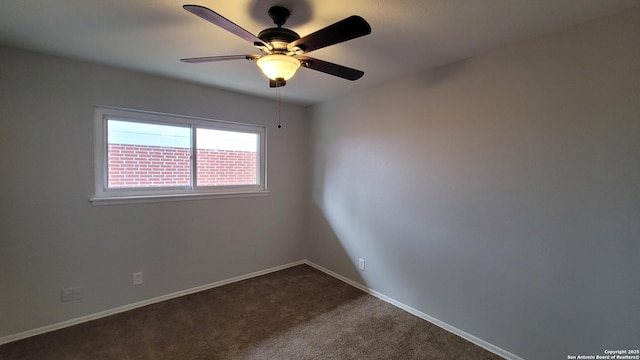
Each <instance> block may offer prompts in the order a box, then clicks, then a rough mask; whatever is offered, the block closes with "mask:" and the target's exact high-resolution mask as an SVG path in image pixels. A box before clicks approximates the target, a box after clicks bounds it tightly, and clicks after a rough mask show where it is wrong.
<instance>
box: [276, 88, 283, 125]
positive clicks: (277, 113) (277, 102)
mask: <svg viewBox="0 0 640 360" xmlns="http://www.w3.org/2000/svg"><path fill="white" fill-rule="evenodd" d="M276 118H277V119H278V129H280V128H282V125H280V82H279V81H277V80H276Z"/></svg>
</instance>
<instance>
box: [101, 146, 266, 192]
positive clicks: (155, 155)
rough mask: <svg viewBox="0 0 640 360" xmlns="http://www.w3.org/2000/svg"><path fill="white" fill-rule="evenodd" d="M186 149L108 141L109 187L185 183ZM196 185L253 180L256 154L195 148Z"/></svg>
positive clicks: (184, 184)
mask: <svg viewBox="0 0 640 360" xmlns="http://www.w3.org/2000/svg"><path fill="white" fill-rule="evenodd" d="M189 155H190V151H189V149H185V148H171V147H157V146H143V145H119V144H109V150H108V166H109V172H108V173H109V175H108V184H109V187H112V188H113V187H154V186H157V187H161V186H180V185H182V186H188V185H189V184H190V181H189V179H190V167H189V163H190V160H189ZM197 155H198V158H197V159H198V171H197V174H198V179H197V180H198V181H197V185H198V186H214V185H247V184H256V183H257V174H256V161H257V154H256V153H255V152H250V151H232V150H209V149H199V150H198V151H197Z"/></svg>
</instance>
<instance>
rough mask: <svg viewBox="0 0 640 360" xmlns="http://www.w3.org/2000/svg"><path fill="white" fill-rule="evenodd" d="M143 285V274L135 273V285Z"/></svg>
mask: <svg viewBox="0 0 640 360" xmlns="http://www.w3.org/2000/svg"><path fill="white" fill-rule="evenodd" d="M140 284H142V272H137V273H133V285H140Z"/></svg>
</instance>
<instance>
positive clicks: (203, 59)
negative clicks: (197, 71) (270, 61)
mask: <svg viewBox="0 0 640 360" xmlns="http://www.w3.org/2000/svg"><path fill="white" fill-rule="evenodd" d="M259 58H260V55H224V56H205V57H197V58H186V59H180V61H182V62H186V63H189V64H197V63H203V62H214V61H226V60H242V59H245V60H256V59H259Z"/></svg>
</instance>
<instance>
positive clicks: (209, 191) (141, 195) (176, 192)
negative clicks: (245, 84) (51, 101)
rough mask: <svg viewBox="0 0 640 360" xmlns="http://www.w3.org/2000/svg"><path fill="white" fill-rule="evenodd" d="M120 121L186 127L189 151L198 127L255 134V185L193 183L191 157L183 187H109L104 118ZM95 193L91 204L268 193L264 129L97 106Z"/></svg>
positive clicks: (194, 160) (193, 161)
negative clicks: (187, 129) (189, 173)
mask: <svg viewBox="0 0 640 360" xmlns="http://www.w3.org/2000/svg"><path fill="white" fill-rule="evenodd" d="M108 120H123V121H132V122H141V123H150V124H160V125H171V126H180V127H189V128H190V130H191V137H192V138H191V139H192V141H191V151H192V152H191V153H192V155H193V154H196V156H197V152H194V149H195V148H196V141H197V139H196V136H195V132H196V129H197V128H203V129H214V130H223V131H234V132H245V133H251V134H256V135H258V149H257V150H258V161H257V169H256V170H257V174H258V179H257V182H258V183H257V184H252V185H224V186H222V185H220V186H196V179H197V174H196V171H197V170H196V166H195V164H196V161H197V160H196V156H191V163H192V171H191V185H190V186H186V187H177V186H176V187H146V188H108V182H107V177H108V160H107V156H108V153H107V121H108ZM94 128H95V150H94V169H95V194H94V196H93V197H92V198H91V199H90V201H91V203H92V204H93V205H115V204H128V203H144V202H158V201H180V200H197V199H208V198H218V197H235V196H264V195H268V193H269V192H268V190H267V186H266V185H267V184H266V179H267V178H266V158H267V152H266V150H267V149H266V135H267V134H266V128H265V127H264V126H258V125H250V124H240V123H233V122H226V121H220V120H212V119H205V118H197V117H190V116H183V115H174V114H163V113H156V112H149V111H141V110H130V109H121V108H109V107H96V109H95V119H94Z"/></svg>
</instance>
